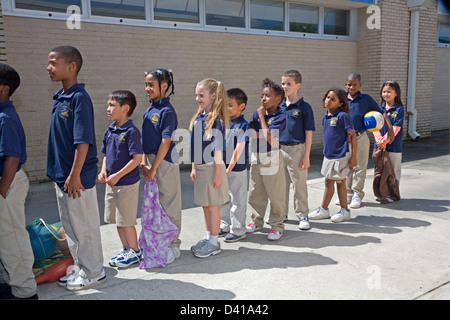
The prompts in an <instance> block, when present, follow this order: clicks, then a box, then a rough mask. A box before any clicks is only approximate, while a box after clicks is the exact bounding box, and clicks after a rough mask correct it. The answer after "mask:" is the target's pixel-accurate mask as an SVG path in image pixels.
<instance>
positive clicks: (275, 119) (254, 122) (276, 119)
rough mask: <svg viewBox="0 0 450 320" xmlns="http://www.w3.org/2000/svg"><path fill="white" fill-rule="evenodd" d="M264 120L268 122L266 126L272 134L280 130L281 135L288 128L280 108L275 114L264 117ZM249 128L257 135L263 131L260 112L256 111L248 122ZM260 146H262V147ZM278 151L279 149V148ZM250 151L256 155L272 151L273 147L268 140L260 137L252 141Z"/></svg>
mask: <svg viewBox="0 0 450 320" xmlns="http://www.w3.org/2000/svg"><path fill="white" fill-rule="evenodd" d="M264 119H265V120H266V124H267V127H268V128H269V131H270V133H274V132H273V130H278V135H279V134H281V132H283V130H284V129H285V128H286V117H285V116H284V114H283V112H282V111H281V108H280V107H278V108H277V110H276V111H275V112H274V113H272V114H266V115H265V116H264ZM248 128H249V129H252V130H255V131H256V132H257V133H258V132H259V130H260V129H261V124H260V123H259V118H258V111H255V112H254V113H253V115H252V118H251V119H250V121H249V122H248ZM264 142H265V145H264ZM260 144H262V145H261V146H260ZM277 149H279V147H278V148H277ZM274 150H275V149H274ZM250 151H251V152H256V153H266V152H270V151H272V146H271V145H270V143H268V142H267V141H266V139H264V138H262V136H261V135H260V137H259V138H257V139H252V141H251V142H250Z"/></svg>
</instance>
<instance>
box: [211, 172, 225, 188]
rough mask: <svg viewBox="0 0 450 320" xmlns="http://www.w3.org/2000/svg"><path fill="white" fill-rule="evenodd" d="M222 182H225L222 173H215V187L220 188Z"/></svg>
mask: <svg viewBox="0 0 450 320" xmlns="http://www.w3.org/2000/svg"><path fill="white" fill-rule="evenodd" d="M222 183H223V180H222V175H217V174H215V175H214V179H213V187H214V188H215V189H219V188H220V186H221V185H222Z"/></svg>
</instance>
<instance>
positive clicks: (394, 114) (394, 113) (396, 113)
mask: <svg viewBox="0 0 450 320" xmlns="http://www.w3.org/2000/svg"><path fill="white" fill-rule="evenodd" d="M397 115H398V111H394V112H392V113H391V119H392V120H394V119H395V118H397Z"/></svg>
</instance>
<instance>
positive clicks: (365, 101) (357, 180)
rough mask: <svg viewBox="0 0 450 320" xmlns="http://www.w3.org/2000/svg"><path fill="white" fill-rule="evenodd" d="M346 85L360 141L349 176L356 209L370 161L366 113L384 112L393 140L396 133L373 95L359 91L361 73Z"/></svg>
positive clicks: (349, 192)
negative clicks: (354, 163)
mask: <svg viewBox="0 0 450 320" xmlns="http://www.w3.org/2000/svg"><path fill="white" fill-rule="evenodd" d="M345 86H346V88H347V93H348V104H349V106H350V115H351V117H352V121H353V126H354V128H355V133H356V137H357V143H358V149H357V152H358V154H357V164H356V166H355V167H354V168H353V169H352V170H350V172H349V174H348V176H347V202H349V203H350V208H353V209H355V208H359V207H360V206H361V201H362V199H363V198H364V194H365V193H364V183H365V181H366V173H367V164H368V163H369V152H370V140H369V137H368V136H367V133H366V128H365V127H364V115H365V114H366V113H367V112H369V111H378V112H380V113H381V114H383V117H384V121H385V123H386V125H387V127H388V130H389V132H390V134H389V136H390V137H392V139H391V141H393V139H394V134H393V130H392V125H391V122H390V121H389V118H388V117H387V115H386V111H385V110H383V108H381V107H380V106H379V105H378V103H376V102H375V100H374V99H373V98H372V97H371V96H369V95H368V94H363V93H361V92H360V91H359V89H360V88H361V86H362V82H361V75H360V74H358V73H356V72H352V73H350V74H349V75H348V76H347V81H346V83H345ZM336 204H338V202H336Z"/></svg>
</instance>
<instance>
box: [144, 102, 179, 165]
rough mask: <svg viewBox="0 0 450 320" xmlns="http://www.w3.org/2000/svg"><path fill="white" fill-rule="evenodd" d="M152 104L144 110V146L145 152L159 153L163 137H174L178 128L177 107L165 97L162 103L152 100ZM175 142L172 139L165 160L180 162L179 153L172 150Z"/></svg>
mask: <svg viewBox="0 0 450 320" xmlns="http://www.w3.org/2000/svg"><path fill="white" fill-rule="evenodd" d="M150 103H151V106H150V107H148V109H147V110H145V112H144V120H143V123H142V148H143V150H144V153H145V154H154V155H156V154H157V153H158V149H159V146H160V144H161V141H162V139H163V138H172V133H173V132H174V131H175V130H176V129H177V126H178V119H177V114H176V112H175V109H174V108H173V107H172V105H171V104H170V99H169V98H168V97H167V98H163V99H162V100H161V103H160V102H159V100H158V101H153V100H150ZM174 147H175V143H174V142H173V141H171V143H170V147H169V150H168V151H167V154H166V156H165V157H164V160H166V161H168V162H171V163H178V153H176V149H175V150H174V151H175V152H174V154H173V156H174V157H173V158H172V150H173V149H174Z"/></svg>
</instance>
